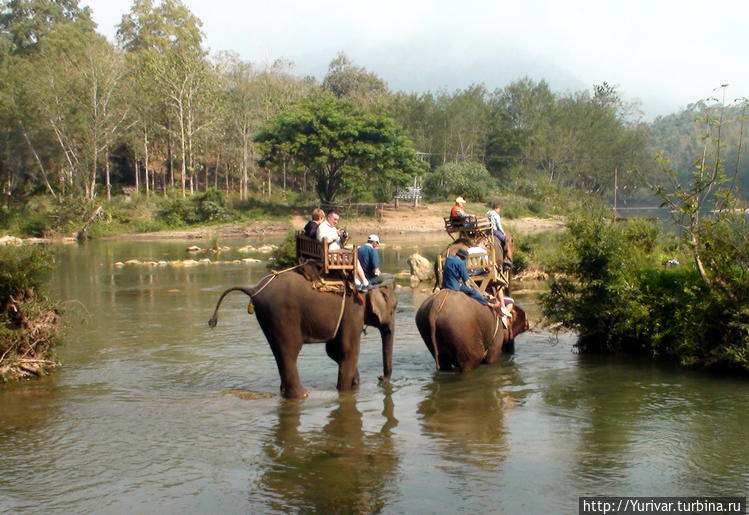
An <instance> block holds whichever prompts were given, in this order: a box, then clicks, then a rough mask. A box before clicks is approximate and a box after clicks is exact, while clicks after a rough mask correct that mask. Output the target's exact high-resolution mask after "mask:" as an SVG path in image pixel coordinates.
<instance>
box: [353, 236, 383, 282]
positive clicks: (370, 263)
mask: <svg viewBox="0 0 749 515" xmlns="http://www.w3.org/2000/svg"><path fill="white" fill-rule="evenodd" d="M379 246H380V238H379V237H378V236H377V235H376V234H370V235H369V236H368V237H367V243H365V244H364V245H362V246H361V247H359V250H358V251H357V252H358V255H359V264H361V267H362V270H363V271H364V277H366V278H367V280H368V281H369V284H379V283H381V282H382V278H381V277H380V256H379V254H378V253H377V250H376V249H377V247H379Z"/></svg>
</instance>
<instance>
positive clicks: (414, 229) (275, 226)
mask: <svg viewBox="0 0 749 515" xmlns="http://www.w3.org/2000/svg"><path fill="white" fill-rule="evenodd" d="M450 206H451V204H449V203H437V204H428V205H424V206H419V207H417V208H413V207H399V208H397V209H396V208H393V207H389V208H385V209H383V210H382V211H381V216H380V217H378V218H367V217H353V218H348V219H346V218H345V217H344V218H342V219H341V223H340V226H341V227H345V228H346V229H347V230H348V231H349V233H351V234H352V235H360V234H370V233H377V234H379V235H381V236H382V235H391V236H392V235H405V234H412V233H419V234H428V233H434V234H444V232H445V224H444V220H443V217H444V216H445V214H446V213H449V211H450ZM306 223H307V219H306V218H305V217H304V216H301V215H297V214H294V215H291V216H289V218H288V220H286V221H255V222H249V223H233V224H225V225H212V226H202V227H195V228H184V229H178V230H170V231H159V232H149V233H129V234H117V235H112V236H106V237H104V238H102V239H106V240H125V241H153V240H194V239H208V238H215V237H218V238H220V239H242V238H257V237H261V238H262V237H265V236H274V235H280V234H283V233H286V232H287V231H289V230H291V229H294V230H300V229H302V228H303V227H304V225H305V224H306ZM503 223H504V224H505V225H506V226H507V229H508V230H509V231H511V232H518V233H523V234H528V233H536V232H543V231H561V230H564V226H565V219H564V218H563V217H553V218H536V217H523V218H518V219H505V220H503Z"/></svg>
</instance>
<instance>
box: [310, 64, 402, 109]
mask: <svg viewBox="0 0 749 515" xmlns="http://www.w3.org/2000/svg"><path fill="white" fill-rule="evenodd" d="M322 87H323V89H324V90H327V91H329V92H331V93H332V94H333V95H335V96H336V97H338V98H344V99H348V100H350V101H352V102H354V103H356V104H358V105H360V106H362V107H369V106H371V105H372V104H373V103H376V102H378V101H380V100H381V99H382V98H383V97H384V96H385V95H387V93H388V89H387V85H386V84H385V81H383V80H382V79H381V78H379V77H378V76H377V75H375V74H374V73H371V72H369V71H367V70H366V68H363V67H361V66H356V65H355V64H354V63H353V62H352V61H351V60H350V59H349V58H348V57H347V56H346V54H345V53H343V52H339V53H338V55H337V56H336V58H335V59H333V60H332V61H331V62H330V65H328V73H327V75H325V78H324V79H323V82H322Z"/></svg>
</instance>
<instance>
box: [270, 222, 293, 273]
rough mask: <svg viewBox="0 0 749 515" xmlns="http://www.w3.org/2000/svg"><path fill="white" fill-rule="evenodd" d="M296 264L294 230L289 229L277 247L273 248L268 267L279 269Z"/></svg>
mask: <svg viewBox="0 0 749 515" xmlns="http://www.w3.org/2000/svg"><path fill="white" fill-rule="evenodd" d="M296 264H297V258H296V231H289V232H288V233H287V234H286V238H284V240H283V242H281V244H280V245H279V246H278V248H276V249H273V252H272V253H271V262H270V263H269V264H268V267H269V268H274V269H277V270H280V269H283V268H289V267H292V266H295V265H296Z"/></svg>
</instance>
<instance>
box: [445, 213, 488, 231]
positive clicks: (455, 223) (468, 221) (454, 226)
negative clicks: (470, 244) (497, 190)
mask: <svg viewBox="0 0 749 515" xmlns="http://www.w3.org/2000/svg"><path fill="white" fill-rule="evenodd" d="M443 219H444V221H445V230H446V231H447V233H448V234H452V233H456V232H460V233H463V232H469V233H476V232H491V230H492V223H491V222H490V221H489V220H487V219H486V218H481V219H479V218H477V217H476V216H473V215H468V216H466V217H465V218H463V219H461V220H453V219H452V218H451V217H449V216H447V217H445V218H443Z"/></svg>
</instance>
